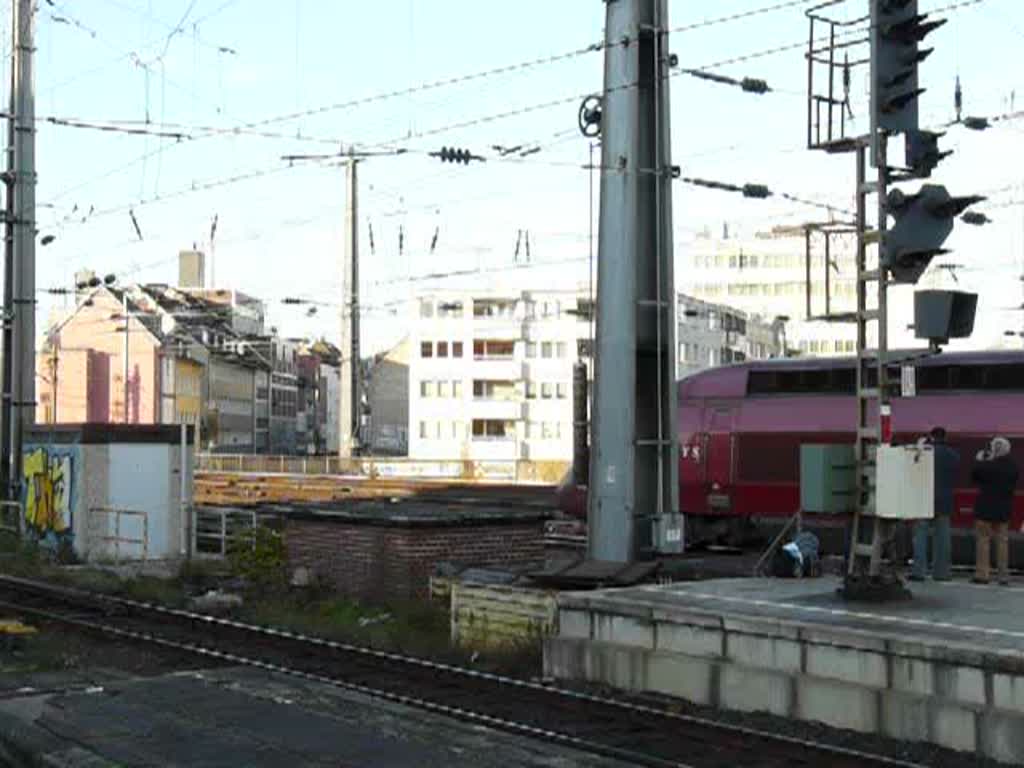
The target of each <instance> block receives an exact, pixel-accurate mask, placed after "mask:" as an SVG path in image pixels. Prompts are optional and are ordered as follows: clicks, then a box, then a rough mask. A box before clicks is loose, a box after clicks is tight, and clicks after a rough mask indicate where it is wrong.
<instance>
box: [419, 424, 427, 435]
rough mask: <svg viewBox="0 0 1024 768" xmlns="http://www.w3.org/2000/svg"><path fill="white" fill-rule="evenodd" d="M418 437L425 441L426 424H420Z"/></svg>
mask: <svg viewBox="0 0 1024 768" xmlns="http://www.w3.org/2000/svg"><path fill="white" fill-rule="evenodd" d="M420 437H421V438H422V439H424V440H426V439H427V422H425V421H421V422H420Z"/></svg>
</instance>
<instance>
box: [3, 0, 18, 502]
mask: <svg viewBox="0 0 1024 768" xmlns="http://www.w3.org/2000/svg"><path fill="white" fill-rule="evenodd" d="M11 15H12V19H13V15H14V14H13V10H12V14H11ZM13 28H14V27H12V29H13ZM17 52H18V48H17V46H16V45H12V46H11V81H10V90H11V94H10V106H9V112H10V116H9V117H8V118H7V173H6V176H5V178H4V188H5V193H6V195H7V200H6V203H5V212H6V214H7V215H6V221H5V223H4V306H3V339H2V341H3V351H2V353H0V354H2V357H3V360H2V362H3V383H2V386H3V392H2V396H3V400H2V403H0V408H2V412H0V486H2V488H0V493H3V495H4V498H5V499H7V500H8V501H18V500H19V498H18V496H17V494H16V493H15V489H14V487H13V483H12V476H11V462H12V460H13V456H12V453H11V449H12V443H11V436H12V429H11V421H12V418H13V409H12V407H11V406H12V400H13V395H14V392H13V388H14V374H13V370H14V332H13V329H14V90H15V89H14V71H15V66H14V60H15V58H16V57H17Z"/></svg>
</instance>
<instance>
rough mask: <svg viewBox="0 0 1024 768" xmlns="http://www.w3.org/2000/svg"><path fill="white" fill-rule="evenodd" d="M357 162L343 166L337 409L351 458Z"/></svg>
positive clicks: (342, 444) (357, 375)
mask: <svg viewBox="0 0 1024 768" xmlns="http://www.w3.org/2000/svg"><path fill="white" fill-rule="evenodd" d="M358 162H359V160H358V158H356V156H355V154H352V153H350V155H349V158H348V161H347V162H346V164H345V180H346V186H347V188H348V197H347V200H346V203H345V252H344V257H343V261H342V266H341V347H340V349H341V377H340V386H339V388H338V389H339V397H340V398H341V403H340V406H339V408H338V420H339V432H338V456H340V457H341V458H343V459H347V458H351V457H352V456H353V455H354V454H355V453H356V451H357V449H358V444H357V443H358V434H359V424H360V421H361V419H360V410H361V409H360V388H361V378H362V376H361V373H362V371H361V367H360V364H359V359H360V353H359V200H358V194H359V180H358V177H357V175H356V166H357V163H358Z"/></svg>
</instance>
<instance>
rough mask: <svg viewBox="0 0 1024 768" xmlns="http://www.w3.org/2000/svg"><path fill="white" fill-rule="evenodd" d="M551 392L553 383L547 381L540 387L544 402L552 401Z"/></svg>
mask: <svg viewBox="0 0 1024 768" xmlns="http://www.w3.org/2000/svg"><path fill="white" fill-rule="evenodd" d="M551 390H552V387H551V382H550V381H545V382H544V383H543V384H541V385H540V396H541V397H542V398H543V399H544V400H550V399H551Z"/></svg>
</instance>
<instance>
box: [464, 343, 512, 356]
mask: <svg viewBox="0 0 1024 768" xmlns="http://www.w3.org/2000/svg"><path fill="white" fill-rule="evenodd" d="M515 349H516V345H515V342H514V341H474V342H473V357H474V358H476V359H477V360H511V359H512V358H513V357H514V356H515Z"/></svg>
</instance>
